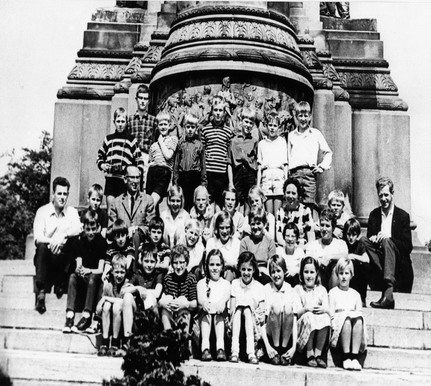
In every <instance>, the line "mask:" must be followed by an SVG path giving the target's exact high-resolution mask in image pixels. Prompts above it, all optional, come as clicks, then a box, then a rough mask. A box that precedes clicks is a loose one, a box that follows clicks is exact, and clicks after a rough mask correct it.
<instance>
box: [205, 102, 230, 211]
mask: <svg viewBox="0 0 431 386" xmlns="http://www.w3.org/2000/svg"><path fill="white" fill-rule="evenodd" d="M225 115H226V112H225V102H224V100H223V98H222V97H220V96H218V95H216V96H214V99H213V101H212V111H211V118H212V120H211V121H210V123H209V124H208V125H206V126H205V127H203V128H202V132H201V137H202V142H203V144H204V147H205V161H206V164H205V166H206V171H207V179H208V192H209V194H210V196H211V199H212V200H213V201H215V203H216V204H217V205H218V206H219V207H222V206H223V192H224V191H225V190H226V188H227V187H228V184H229V178H228V175H227V173H226V172H227V160H228V152H229V146H230V141H231V140H232V138H233V132H232V129H231V128H230V127H229V126H227V125H226V124H225Z"/></svg>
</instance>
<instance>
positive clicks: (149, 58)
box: [142, 45, 163, 63]
mask: <svg viewBox="0 0 431 386" xmlns="http://www.w3.org/2000/svg"><path fill="white" fill-rule="evenodd" d="M162 50H163V46H159V45H150V47H149V48H148V50H147V52H146V53H145V55H144V57H143V58H142V62H144V63H157V62H158V61H159V60H160V56H161V54H162Z"/></svg>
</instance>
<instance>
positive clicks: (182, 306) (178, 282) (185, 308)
mask: <svg viewBox="0 0 431 386" xmlns="http://www.w3.org/2000/svg"><path fill="white" fill-rule="evenodd" d="M188 263H189V251H188V250H187V248H186V247H185V246H184V245H182V244H179V245H176V246H175V247H174V249H173V250H172V252H171V265H172V269H173V272H172V273H168V274H167V275H166V276H165V278H164V280H163V295H162V297H161V299H160V301H159V306H160V308H161V318H162V323H163V327H164V328H165V330H169V329H171V328H172V327H171V325H172V322H175V323H185V331H186V332H189V330H190V318H191V313H192V311H193V310H195V309H196V307H197V291H196V278H195V276H194V275H193V274H191V273H189V272H188V271H187V265H188Z"/></svg>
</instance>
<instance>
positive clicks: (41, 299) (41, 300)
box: [36, 293, 46, 314]
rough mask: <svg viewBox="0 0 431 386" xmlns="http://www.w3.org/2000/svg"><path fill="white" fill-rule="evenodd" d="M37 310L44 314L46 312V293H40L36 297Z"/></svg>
mask: <svg viewBox="0 0 431 386" xmlns="http://www.w3.org/2000/svg"><path fill="white" fill-rule="evenodd" d="M36 311H37V312H39V314H44V313H45V312H46V306H45V293H39V294H38V295H37V297H36Z"/></svg>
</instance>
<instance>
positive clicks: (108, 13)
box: [91, 7, 147, 23]
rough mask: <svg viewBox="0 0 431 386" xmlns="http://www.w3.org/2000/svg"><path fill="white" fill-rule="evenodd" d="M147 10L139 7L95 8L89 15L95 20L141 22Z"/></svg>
mask: <svg viewBox="0 0 431 386" xmlns="http://www.w3.org/2000/svg"><path fill="white" fill-rule="evenodd" d="M146 15H147V10H145V9H140V8H118V7H113V8H97V9H96V12H94V13H93V15H92V16H91V20H92V21H95V22H110V23H116V22H121V23H143V22H144V20H145V16H146Z"/></svg>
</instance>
